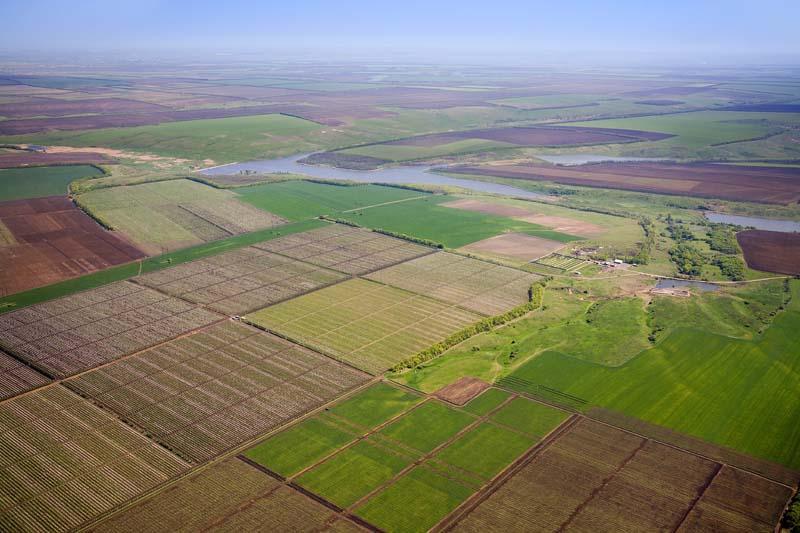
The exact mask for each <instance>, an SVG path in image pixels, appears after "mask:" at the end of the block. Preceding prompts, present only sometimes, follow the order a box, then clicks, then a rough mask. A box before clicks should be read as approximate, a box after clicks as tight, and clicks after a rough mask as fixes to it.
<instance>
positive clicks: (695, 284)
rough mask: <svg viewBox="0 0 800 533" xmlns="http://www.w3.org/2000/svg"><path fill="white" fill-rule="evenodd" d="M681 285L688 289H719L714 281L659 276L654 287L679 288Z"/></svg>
mask: <svg viewBox="0 0 800 533" xmlns="http://www.w3.org/2000/svg"><path fill="white" fill-rule="evenodd" d="M683 287H686V288H689V289H698V290H700V291H703V292H708V291H718V290H719V285H717V284H715V283H708V282H706V281H690V280H685V279H666V278H661V279H659V280H658V283H656V289H680V288H683Z"/></svg>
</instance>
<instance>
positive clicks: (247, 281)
mask: <svg viewBox="0 0 800 533" xmlns="http://www.w3.org/2000/svg"><path fill="white" fill-rule="evenodd" d="M344 278H345V276H344V275H343V274H340V273H338V272H335V271H333V270H328V269H326V268H323V267H319V266H316V265H312V264H309V263H304V262H302V261H297V260H294V259H290V258H288V257H284V256H281V255H276V254H273V253H270V252H265V251H263V250H260V249H258V248H255V247H252V246H250V247H247V248H241V249H239V250H235V251H232V252H226V253H223V254H220V255H216V256H213V257H209V258H206V259H201V260H198V261H192V262H190V263H184V264H182V265H178V266H175V267H173V268H168V269H165V270H160V271H158V272H153V273H151V274H146V275H144V276H141V277H139V278H138V279H137V282H138V283H141V284H143V285H146V286H148V287H153V288H156V289H158V290H159V291H162V292H166V293H168V294H171V295H174V296H178V297H180V298H182V299H184V300H189V301H191V302H195V303H199V304H203V305H205V306H206V307H208V308H210V309H213V310H214V311H218V312H220V313H223V314H226V315H240V314H244V313H245V312H247V311H253V310H256V309H260V308H262V307H266V306H268V305H271V304H273V303H276V302H279V301H282V300H286V299H289V298H291V297H293V296H297V295H298V294H302V293H304V292H309V291H311V290H314V289H318V288H320V287H323V286H326V285H329V284H331V283H334V282H337V281H341V280H342V279H344Z"/></svg>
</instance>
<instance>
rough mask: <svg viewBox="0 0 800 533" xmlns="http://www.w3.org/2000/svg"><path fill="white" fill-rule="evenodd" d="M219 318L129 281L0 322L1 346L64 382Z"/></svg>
mask: <svg viewBox="0 0 800 533" xmlns="http://www.w3.org/2000/svg"><path fill="white" fill-rule="evenodd" d="M221 319H222V317H221V316H220V315H217V314H215V313H212V312H210V311H207V310H205V309H202V308H200V307H198V306H196V305H193V304H190V303H189V302H186V301H184V300H178V299H176V298H172V297H169V296H166V295H164V294H162V293H159V292H156V291H154V290H152V289H148V288H146V287H142V286H139V285H136V284H134V283H131V282H129V281H122V282H118V283H112V284H111V285H106V286H105V287H101V288H98V289H93V290H90V291H85V292H81V293H77V294H75V295H72V296H67V297H64V298H60V299H57V300H52V301H49V302H46V303H42V304H39V305H35V306H31V307H27V308H25V309H20V310H18V311H12V312H9V313H5V314H4V315H1V316H0V346H2V348H3V349H4V350H6V351H8V352H11V353H13V354H15V355H17V356H18V357H19V358H21V359H24V360H25V361H27V362H29V363H31V364H32V365H34V366H35V367H36V368H39V369H41V370H43V371H44V372H45V373H47V374H48V375H51V376H59V377H64V376H68V375H71V374H75V373H77V372H81V371H83V370H87V369H89V368H92V367H95V366H97V365H101V364H103V363H107V362H109V361H113V360H114V359H117V358H119V357H121V356H123V355H127V354H129V353H133V352H135V351H138V350H141V349H143V348H146V347H148V346H151V345H153V344H157V343H160V342H163V341H165V340H168V339H170V338H172V337H177V336H178V335H181V334H184V333H187V332H189V331H191V330H193V329H196V328H200V327H203V326H207V325H209V324H211V323H213V322H218V321H219V320H221Z"/></svg>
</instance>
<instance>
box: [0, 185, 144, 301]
mask: <svg viewBox="0 0 800 533" xmlns="http://www.w3.org/2000/svg"><path fill="white" fill-rule="evenodd" d="M0 223H2V225H4V226H5V227H6V228H7V229H8V230H9V231H10V233H11V234H12V235H13V237H14V240H15V241H16V243H15V244H11V245H8V246H0V294H2V295H8V294H13V293H16V292H20V291H24V290H27V289H31V288H33V287H39V286H41V285H48V284H50V283H55V282H57V281H61V280H64V279H67V278H71V277H75V276H80V275H82V274H86V273H88V272H94V271H96V270H100V269H102V268H107V267H110V266H113V265H118V264H121V263H126V262H128V261H132V260H134V259H138V258H141V257H144V253H142V252H141V251H140V250H139V249H137V248H136V247H134V246H133V245H131V244H130V243H128V242H127V241H125V240H123V239H122V238H120V237H119V236H117V235H116V234H114V233H112V232H109V231H106V230H104V229H103V228H102V227H101V226H100V225H98V224H97V223H96V222H95V221H94V220H92V219H91V218H89V216H87V215H86V214H85V213H84V212H83V211H81V210H80V209H78V208H77V207H75V205H74V204H73V203H72V202H70V201H69V200H68V199H67V198H63V197H59V196H53V197H47V198H36V199H31V200H15V201H11V202H3V203H0Z"/></svg>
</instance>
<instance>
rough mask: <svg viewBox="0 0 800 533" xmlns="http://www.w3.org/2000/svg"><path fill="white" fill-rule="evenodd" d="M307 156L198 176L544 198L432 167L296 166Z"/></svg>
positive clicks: (229, 167)
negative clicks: (248, 175)
mask: <svg viewBox="0 0 800 533" xmlns="http://www.w3.org/2000/svg"><path fill="white" fill-rule="evenodd" d="M308 155H309V154H300V155H293V156H290V157H283V158H279V159H264V160H261V161H247V162H244V163H231V164H230V165H222V166H218V167H212V168H207V169H205V170H201V171H200V172H201V173H202V174H205V175H207V176H214V175H220V174H238V173H240V172H243V171H246V170H249V171H253V172H260V173H264V174H269V173H276V172H291V173H294V174H305V175H306V176H311V177H313V178H319V179H326V180H349V181H358V182H362V183H397V184H404V185H413V184H433V185H444V186H452V187H461V188H462V189H468V190H471V191H476V192H482V193H490V194H502V195H506V196H515V197H517V198H546V195H544V194H538V193H535V192H531V191H526V190H524V189H520V188H518V187H511V186H510V185H501V184H498V183H488V182H483V181H475V180H468V179H460V178H451V177H448V176H442V175H440V174H435V173H433V172H429V170H431V167H423V166H400V167H389V168H381V169H377V170H347V169H342V168H335V167H325V166H317V165H305V164H303V163H300V162H299V160H300V159H303V158H304V157H307V156H308ZM443 168H444V167H442V169H443Z"/></svg>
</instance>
